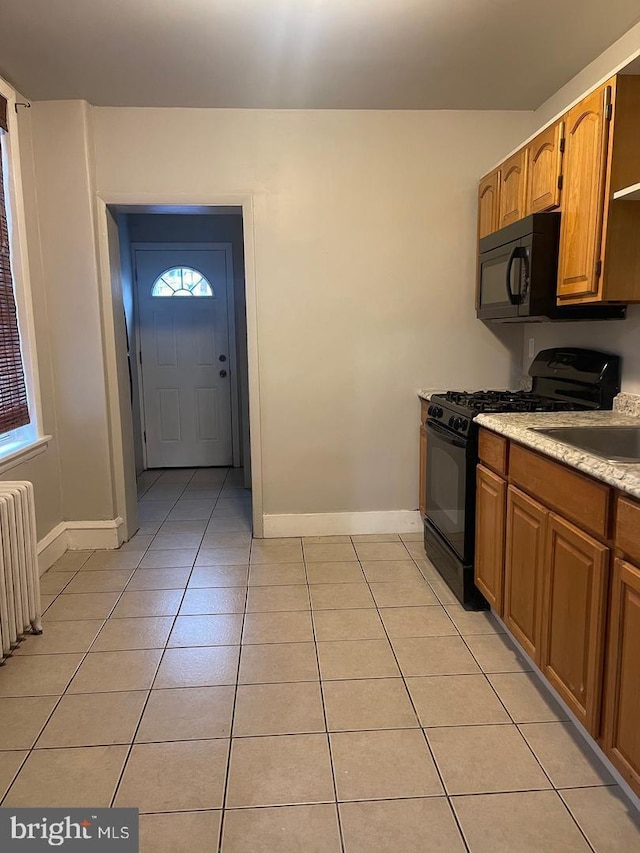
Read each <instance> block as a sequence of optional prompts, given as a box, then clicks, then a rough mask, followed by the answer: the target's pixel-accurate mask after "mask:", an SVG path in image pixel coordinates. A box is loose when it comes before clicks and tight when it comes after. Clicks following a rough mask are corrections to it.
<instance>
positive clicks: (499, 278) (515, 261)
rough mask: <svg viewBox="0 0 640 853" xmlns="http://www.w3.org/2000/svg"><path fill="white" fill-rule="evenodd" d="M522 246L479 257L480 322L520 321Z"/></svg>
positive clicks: (505, 247)
mask: <svg viewBox="0 0 640 853" xmlns="http://www.w3.org/2000/svg"><path fill="white" fill-rule="evenodd" d="M522 254H523V250H522V246H521V244H520V242H518V241H516V242H513V243H505V244H504V245H503V246H498V248H496V249H490V250H488V251H485V252H481V253H480V255H479V256H478V318H479V319H480V320H504V319H508V318H509V317H517V316H518V310H519V305H520V302H521V295H520V280H521V260H522Z"/></svg>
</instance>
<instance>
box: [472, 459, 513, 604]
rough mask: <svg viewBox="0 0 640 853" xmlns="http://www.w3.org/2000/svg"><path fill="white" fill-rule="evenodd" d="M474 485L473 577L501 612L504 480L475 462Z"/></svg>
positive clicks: (505, 489) (504, 506)
mask: <svg viewBox="0 0 640 853" xmlns="http://www.w3.org/2000/svg"><path fill="white" fill-rule="evenodd" d="M476 484H477V491H476V553H475V563H474V573H475V578H474V579H475V583H476V586H477V587H478V589H479V590H480V592H481V593H482V594H483V595H484V597H485V598H486V599H487V601H488V602H489V604H490V605H491V607H493V609H494V610H495V611H496V613H499V614H500V615H502V589H503V580H504V529H505V528H504V523H505V509H506V500H507V483H506V481H505V480H503V479H502V477H498V476H497V474H494V473H493V471H489V469H488V468H485V467H484V465H478V468H477V474H476Z"/></svg>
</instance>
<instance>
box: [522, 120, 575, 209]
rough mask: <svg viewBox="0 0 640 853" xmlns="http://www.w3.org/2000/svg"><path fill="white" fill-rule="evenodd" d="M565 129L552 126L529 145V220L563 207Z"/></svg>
mask: <svg viewBox="0 0 640 853" xmlns="http://www.w3.org/2000/svg"><path fill="white" fill-rule="evenodd" d="M564 126H565V125H564V122H563V121H559V122H558V123H557V124H553V125H551V127H548V128H547V129H546V130H543V131H542V133H539V134H538V135H537V136H536V138H535V139H534V140H533V141H532V142H530V143H529V144H528V145H527V193H526V201H525V215H526V216H528V215H529V214H530V213H540V212H542V211H544V210H555V209H557V208H558V207H560V197H561V187H562V184H561V181H562V152H563V150H564Z"/></svg>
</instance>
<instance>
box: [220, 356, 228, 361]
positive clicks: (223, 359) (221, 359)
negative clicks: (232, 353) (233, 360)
mask: <svg viewBox="0 0 640 853" xmlns="http://www.w3.org/2000/svg"><path fill="white" fill-rule="evenodd" d="M226 360H227V357H226V355H221V356H220V358H219V361H226Z"/></svg>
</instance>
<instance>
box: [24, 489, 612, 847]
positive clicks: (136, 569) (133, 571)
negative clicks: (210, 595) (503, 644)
mask: <svg viewBox="0 0 640 853" xmlns="http://www.w3.org/2000/svg"><path fill="white" fill-rule="evenodd" d="M192 477H193V475H192ZM227 477H228V472H227ZM225 480H226V477H225ZM185 490H186V485H185ZM221 492H222V490H221ZM221 492H220V494H221ZM183 493H184V491H183ZM220 494H219V497H218V499H216V502H215V504H216V505H217V502H218V500H219V499H220ZM177 500H179V498H178V499H177ZM177 500H176V502H177ZM211 515H213V510H212V514H211ZM211 515H210V516H209V520H211ZM163 523H164V522H163ZM160 527H162V524H161V525H160ZM158 533H160V530H159V531H158ZM204 535H205V534H203V537H204ZM154 538H155V537H154ZM295 538H297V537H295ZM301 539H302V537H301ZM351 541H352V543H353V540H351ZM252 542H253V540H252ZM201 543H202V539H201ZM403 544H405V547H406V543H403ZM214 547H215V546H214ZM149 548H150V546H147V549H145V551H144V552H143V554H144V553H146V552H147V551H148V550H149ZM201 548H202V544H201V545H200V546H199V547H198V548H197V549H196V553H199V551H200V549H201ZM90 556H91V555H89V556H88V557H87V560H88V559H89V558H90ZM409 556H410V558H411V559H412V560H413V562H414V563H415V564H416V565H417V561H416V559H415V557H414V555H413V554H411V552H409ZM196 559H197V557H196ZM85 562H86V560H85ZM358 563H359V561H358ZM303 564H304V568H305V574H306V576H307V582H306V587H307V594H308V595H309V594H310V587H311V584H310V583H309V578H308V572H307V568H308V567H307V562H306V559H305V558H304V556H303ZM83 565H84V564H83ZM250 565H251V561H250V558H249V566H250ZM359 565H361V564H360V563H359ZM194 567H195V561H194V564H192V566H191V570H190V572H189V578H188V580H187V582H186V583H185V586H184V588H183V598H184V594H185V593H186V590H187V589H188V583H189V580H190V578H191V575H192V573H193V570H194ZM139 568H140V565H139V564H138V566H137V567H136V568H134V569H133V570H132V573H131V576H130V579H129V581H128V582H127V585H126V586H125V588H124V589H123V591H122V592H123V593H124V591H125V590H126V589H127V587H128V585H129V583H130V582H131V578H132V577H133V575H134V574H135V572H137V571H138V569H139ZM185 568H186V567H185ZM417 568H418V571H420V574H421V575H422V578H423V579H424V581H425V582H426V583H427V585H428V586H429V587H430V588H432V589H433V591H434V593H435V595H436V597H437V598H438V601H439V602H440V606H442V607H443V609H444V611H445V613H447V615H448V617H449V619H450V620H451V621H452V623H453V625H454V628H455V630H456V632H457V633H458V635H459V636H461V638H462V639H463V642H464V644H465V646H466V647H467V649H468V650H469V652H470V654H471V655H472V656H473V658H474V660H476V661H477V658H476V656H475V654H474V653H473V651H472V649H471V648H470V647H469V645H468V643H467V642H466V638H465V635H463V634H462V633H461V631H460V629H458V627H457V625H456V624H455V623H454V622H453V620H452V619H451V615H450V614H449V613H448V611H447V610H446V605H445V604H444V601H443V600H442V599H440V598H439V596H438V591H437V589H435V588H433V586H432V585H431V584H430V582H429V580H428V578H427V577H425V575H424V574H423V572H422V570H421V568H420V566H419V565H417ZM105 570H109V569H105ZM80 571H81V569H77V570H76V571H75V572H73V573H72V577H71V578H69V579H68V581H67V583H66V584H65V586H64V587H63V589H62V590H60V592H58V593H57V594H56V595H54V600H55V598H57V596H58V595H60V594H62V593H63V590H64V589H66V587H67V586H68V584H69V583H71V581H72V580H73V579H74V578H75V577H77V575H78V573H79V572H80ZM361 571H362V568H361ZM363 574H364V572H363ZM364 577H365V582H366V583H367V585H368V587H369V589H370V590H371V586H370V582H369V580H368V579H367V578H366V575H364ZM248 592H249V585H248V583H247V585H246V589H245V608H244V610H243V614H242V615H243V620H242V626H243V627H244V623H245V617H246V614H247V609H246V608H247V596H248ZM67 594H69V595H70V594H73V593H67ZM120 597H121V596H119V597H118V599H117V601H119V600H120ZM117 601H116V604H117ZM374 601H375V599H374ZM115 606H116V605H114V608H115ZM355 609H363V608H355ZM366 609H367V610H372V609H373V608H366ZM375 610H376V613H377V615H378V617H379V618H380V616H381V614H380V610H381V608H379V607H378V605H377V604H376V605H375ZM179 611H180V607H179V608H178V612H177V613H176V614H175V615H174V617H173V623H172V629H171V630H173V626H174V625H175V620H176V619H177V618H178V616H179ZM267 612H269V611H267ZM273 612H280V611H273ZM313 613H314V611H313V608H310V616H311V620H312V630H313V638H314V643H315V649H316V661H317V665H318V667H319V658H318V645H317V644H318V640H317V635H316V632H315V620H314V619H313ZM112 614H113V609H112V610H111V612H110V614H109V615H108V616H107V618H106V619H102V620H96V621H102V626H101V628H100V630H99V631H98V633H97V634H96V637H95V638H94V640H93V641H92V643H91V645H90V647H89V650H90V649H91V648H93V645H94V644H95V642H96V640H97V637H98V636H99V635H100V632H101V631H102V630H103V628H104V626H105V625H106V622H107V621H109V619H112V618H114V617H113V616H112ZM194 615H198V614H194ZM202 615H203V616H205V617H206V616H207V614H202ZM211 615H212V616H217V615H225V614H211ZM129 618H138V617H129ZM139 618H148V617H139ZM57 621H76V620H57ZM382 624H383V628H384V631H385V635H386V636H387V639H388V641H389V643H390V644H391V638H390V637H389V634H388V632H387V629H386V626H385V625H384V622H383V623H382ZM489 633H490V634H492V635H493V634H494V632H488V634H487V635H489ZM242 634H243V632H241V639H240V653H239V662H240V657H241V653H242V648H243V647H244V645H245V644H244V640H243V636H242ZM170 636H171V631H170V632H169V634H168V635H167V640H166V642H165V644H164V651H166V649H167V648H168V642H169V638H170ZM474 636H475V635H474ZM497 636H499V635H497ZM249 645H251V644H249ZM204 647H206V646H204ZM391 648H392V652H393V654H394V657H395V650H394V649H393V646H392V645H391ZM89 650H88V651H87V652H86V653H85V654H84V657H83V660H82V661H81V663H80V664H79V666H80V665H81V664H82V662H84V660H85V659H86V656H87V655H88V654H89ZM51 654H55V653H51ZM69 654H71V653H69ZM163 656H164V655H162V656H161V660H162V657H163ZM239 662H238V666H239ZM396 662H397V658H396ZM477 662H478V666H479V668H480V671H481V672H482V674H483V675H484V676H485V680H488V678H487V673H486V672H485V671H484V669H483V668H482V666H481V665H480V663H479V661H477ZM399 671H400V673H401V677H402V679H403V682H404V686H405V690H406V691H407V694H408V695H409V698H410V701H411V704H412V706H413V700H412V698H411V694H410V692H409V690H408V686H407V684H406V680H405V677H404V674H402V670H401V668H400V667H399ZM76 673H77V669H76V671H75V672H74V675H73V676H72V677H71V679H70V681H69V682H68V684H67V687H66V688H65V691H64V693H63V694H62V695H61V696H59V697H58V702H57V703H56V704H55V706H54V708H53V709H52V711H51V713H50V715H49V716H48V718H47V720H46V722H45V723H44V725H43V726H42V728H41V730H40V733H39V734H38V736H37V737H36V739H35V741H34V745H33V746H32V747H31V748H30V749H29V750H28V753H27V755H26V756H25V759H24V761H26V760H27V758H28V756H29V755H30V754H31V753H32V752H33V750H34V747H35V743H37V740H38V739H39V737H40V736H41V734H42V731H43V730H44V728H46V726H47V724H48V722H49V721H50V719H51V716H52V715H53V713H54V712H55V709H56V708H57V706H58V704H59V702H60V701H61V699H62V698H63V696H64V695H67V694H66V691H67V689H68V686H69V684H70V683H71V681H72V680H73V678H74V677H75V674H76ZM156 675H157V670H156ZM355 680H358V679H355ZM154 682H155V677H154ZM266 683H271V682H266ZM312 683H315V682H312ZM322 683H323V681H322V679H321V678H320V686H321V688H322ZM489 684H490V685H491V687H492V689H493V691H494V693H495V692H496V691H495V688H493V685H492V684H491V682H489ZM238 686H239V685H238V678H237V677H236V685H235V695H237V690H238ZM152 687H153V684H152ZM157 689H160V688H157ZM108 692H121V691H108ZM140 692H142V691H140ZM146 692H147V694H148V695H147V701H148V698H149V696H150V693H151V689H149V690H147V691H146ZM73 695H84V694H73ZM321 696H322V702H323V713H324V717H325V729H326V734H327V737H328V739H329V749H330V733H329V731H328V723H327V718H326V708H325V705H324V695H323V693H322V692H321ZM496 696H497V698H498V700H499V701H500V703H501V704H502V705H503V704H504V703H502V700H501V699H500V697H499V696H498V695H497V693H496ZM145 708H146V703H145V706H144V708H143V710H142V712H141V714H140V718H139V721H138V727H137V728H136V732H135V733H134V735H133V740H132V744H131V748H132V746H133V741H134V740H135V735H136V734H137V731H138V728H139V725H140V722H141V720H142V717H143V715H144V710H145ZM505 711H506V713H507V715H508V717H509V719H510V720H512V723H513V725H515V726H516V728H518V731H519V733H520V734H521V736H522V737H523V739H524V740H525V742H526V743H527V745H528V746H529V744H528V741H526V738H524V736H523V735H522V732H521V731H520V726H519V724H518V723H516V722H515V720H513V717H512V716H511V714H510V713H509V711H508V709H506V707H505ZM414 713H415V706H414ZM234 716H235V698H234V710H233V713H232V725H233V722H234ZM416 717H417V719H418V721H419V717H418V715H417V714H416ZM549 722H550V723H553V722H555V721H549ZM569 722H571V721H569ZM478 725H480V724H478ZM504 725H509V723H505V724H504ZM420 728H422V730H423V736H424V737H425V738H426V734H425V732H424V727H423V726H420ZM358 731H359V730H358ZM371 731H377V729H371ZM283 734H284V733H283ZM232 737H233V734H232V735H231V736H230V748H231V740H232ZM197 740H210V738H202V739H197ZM216 740H217V738H216ZM165 742H167V741H159V742H158V743H165ZM427 742H428V741H427ZM51 748H52V749H53V748H55V747H51ZM529 749H530V750H531V752H532V753H533V755H534V757H535V758H536V761H538V759H537V756H536V755H535V752H533V750H532V748H531V747H529ZM24 761H23V763H22V764H21V765H20V768H19V769H18V771H17V772H16V775H15V776H14V779H13V780H12V782H11V785H10V786H9V788H8V789H7V793H8V791H9V790H10V788H11V786H12V785H13V782H14V781H15V778H16V777H17V775H19V773H20V772H21V770H22V768H23V767H24ZM127 761H128V757H127V759H126V760H125V764H124V766H123V771H124V767H126V764H127ZM538 763H539V764H540V762H539V761H538ZM331 764H332V775H333V781H334V790H335V793H336V808H337V810H338V820H339V819H340V818H339V807H338V803H337V789H336V787H335V768H334V766H333V758H332V757H331ZM434 764H435V766H436V769H437V770H438V773H439V769H438V767H437V762H435V759H434ZM540 766H541V769H542V770H543V773H544V774H545V776H547V774H546V771H544V768H543V767H542V765H540ZM228 773H229V760H228V762H227V779H228ZM550 781H551V780H550ZM551 784H552V788H551V790H554V791H555V792H556V793H559V791H560V790H564V789H558V788H556V787H555V786H553V783H551ZM611 784H612V785H613V786H615V782H612V783H611ZM565 787H566V786H565ZM569 787H572V786H569ZM573 787H575V786H573ZM584 787H593V788H600V787H603V785H592V786H578V788H580V789H582V788H584ZM443 789H444V791H445V796H447V798H448V799H450V798H451V797H452V796H453V797H456V796H458V795H448V794H447V793H446V788H444V785H443ZM534 790H535V789H534ZM547 790H549V789H547ZM495 793H496V794H499V793H500V792H495ZM508 793H511V792H508ZM514 793H516V792H514ZM225 795H226V782H225ZM478 795H480V794H478ZM459 796H462V795H459ZM465 796H469V795H465ZM385 799H414V798H411V797H407V798H377V800H374V801H380V800H383V801H384V800H385ZM560 799H561V800H562V797H560ZM355 802H360V801H359V800H357V801H355ZM563 804H564V806H565V808H566V809H567V810H568V811H569V813H570V814H571V817H572V819H573V821H574V822H575V823H576V824H577V825H578V828H579V829H580V831H581V832H582V829H581V827H580V825H579V824H578V822H577V819H576V818H574V817H573V814H572V813H571V811H570V809H569V808H568V806H567V805H566V803H565V802H564V800H563ZM286 805H287V804H282V805H281V806H276V807H283V806H286ZM265 807H266V806H265ZM256 808H260V807H258V806H256ZM195 811H209V809H202V810H199V809H198V810H195ZM158 813H163V812H158ZM454 815H455V810H454ZM456 821H457V816H456ZM221 824H222V820H221ZM221 833H222V829H221ZM582 834H583V835H584V833H582ZM341 837H342V834H341ZM220 840H221V842H222V834H221V836H220ZM587 843H588V844H589V842H588V840H587ZM589 846H590V847H591V845H589Z"/></svg>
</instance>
